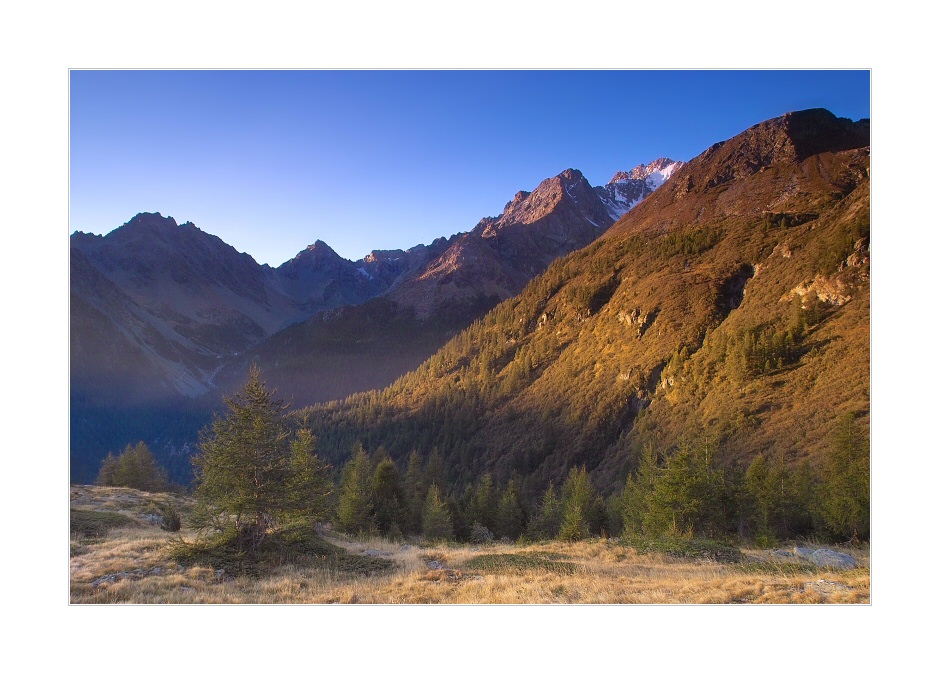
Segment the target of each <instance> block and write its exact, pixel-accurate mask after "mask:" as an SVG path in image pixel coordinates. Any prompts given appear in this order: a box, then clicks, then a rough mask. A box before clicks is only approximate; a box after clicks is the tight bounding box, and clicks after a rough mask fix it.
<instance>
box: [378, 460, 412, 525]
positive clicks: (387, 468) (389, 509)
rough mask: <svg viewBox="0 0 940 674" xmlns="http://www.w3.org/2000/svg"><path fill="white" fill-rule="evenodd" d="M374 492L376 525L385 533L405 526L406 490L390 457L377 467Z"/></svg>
mask: <svg viewBox="0 0 940 674" xmlns="http://www.w3.org/2000/svg"><path fill="white" fill-rule="evenodd" d="M372 494H373V499H374V505H375V525H376V527H378V530H379V532H381V533H382V534H383V535H386V536H387V535H389V533H391V532H393V531H395V530H397V531H398V532H399V533H401V531H402V530H403V529H404V528H405V516H406V508H405V492H404V490H403V489H402V486H401V475H400V474H399V472H398V467H397V466H396V465H395V462H394V461H392V460H391V459H390V458H385V459H383V460H382V461H380V462H379V464H378V465H377V466H376V467H375V475H374V476H373V478H372Z"/></svg>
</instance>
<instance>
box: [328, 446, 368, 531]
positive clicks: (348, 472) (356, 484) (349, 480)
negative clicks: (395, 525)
mask: <svg viewBox="0 0 940 674" xmlns="http://www.w3.org/2000/svg"><path fill="white" fill-rule="evenodd" d="M372 508H373V501H372V462H371V461H370V460H369V455H368V454H366V451H365V449H363V447H362V444H361V443H356V446H355V447H354V449H353V456H352V458H351V459H350V460H349V462H348V463H347V464H346V466H345V468H343V477H342V481H341V482H340V491H339V503H338V504H337V506H336V523H337V524H338V525H339V528H340V530H341V531H345V532H346V533H350V534H359V535H361V534H366V533H369V532H370V531H372V529H373V524H374V523H373V520H372Z"/></svg>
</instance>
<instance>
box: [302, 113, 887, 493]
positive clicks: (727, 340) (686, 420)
mask: <svg viewBox="0 0 940 674" xmlns="http://www.w3.org/2000/svg"><path fill="white" fill-rule="evenodd" d="M868 142H869V141H868V124H867V121H862V122H854V123H853V122H851V121H849V120H844V119H837V118H836V117H834V116H833V115H832V114H831V113H829V112H827V111H824V110H809V111H804V112H799V113H791V114H789V115H786V116H784V117H781V118H777V119H773V120H769V121H768V122H764V123H762V124H759V125H756V126H755V127H752V128H751V129H748V130H747V131H745V132H744V133H742V134H740V135H739V136H736V137H735V138H733V139H731V140H729V141H726V142H724V143H719V144H716V145H715V146H713V147H712V148H710V149H709V150H707V151H706V152H704V153H703V154H702V155H700V156H699V157H697V158H696V159H694V160H692V161H691V162H689V163H688V164H687V165H686V166H684V167H683V168H682V169H680V170H679V171H677V172H676V173H675V175H674V176H673V177H672V179H671V180H670V181H669V182H668V183H666V185H664V186H663V187H662V188H660V190H658V191H657V192H656V193H654V194H653V195H652V196H651V197H649V198H648V199H647V200H646V201H645V202H643V203H642V204H641V205H640V206H638V207H637V208H636V209H634V210H633V211H631V212H630V213H628V214H627V215H626V216H625V217H624V218H622V219H621V220H620V221H619V222H618V223H616V224H615V225H614V226H613V227H612V228H611V229H610V230H609V231H608V232H607V233H606V234H605V236H604V237H602V238H601V240H599V241H597V242H595V243H594V244H592V245H590V246H588V247H587V248H586V249H583V250H581V251H578V252H575V253H573V254H571V255H569V256H568V257H566V258H564V259H562V260H558V261H556V262H555V263H553V264H552V265H551V266H550V267H549V268H548V270H547V271H546V272H545V273H544V274H542V275H541V276H539V277H537V278H536V279H535V280H533V281H532V282H531V283H530V284H529V285H528V286H527V287H526V289H525V290H524V291H523V292H522V293H521V294H520V295H519V296H517V297H515V298H513V299H510V300H508V301H506V302H503V303H502V304H500V305H499V306H497V307H496V308H495V309H494V310H493V311H491V312H490V313H489V314H487V315H486V316H485V317H484V318H483V319H482V320H480V321H477V322H476V323H474V324H473V325H472V326H471V327H470V328H469V329H468V330H466V331H464V332H462V333H460V334H459V335H457V336H456V337H455V338H454V339H453V340H451V341H450V342H449V343H448V344H447V345H445V346H444V347H443V348H442V349H441V350H440V351H438V352H437V353H436V354H435V355H434V356H433V357H431V358H430V359H429V360H428V361H426V362H425V363H424V364H422V365H421V367H419V368H418V369H417V370H415V371H414V372H412V373H410V374H409V375H406V376H404V377H402V378H401V379H399V380H398V381H397V382H396V383H395V384H393V385H392V386H390V387H388V388H387V389H385V390H384V391H381V392H370V393H365V394H360V395H356V396H352V397H350V398H347V399H346V400H344V401H339V402H335V403H330V404H327V405H321V406H317V407H315V408H312V409H311V410H308V412H310V413H311V414H312V420H313V421H314V424H315V428H316V429H317V433H318V435H319V437H320V444H319V448H320V450H321V451H322V452H323V453H324V454H325V455H326V456H327V457H328V458H329V459H330V460H331V461H332V462H334V463H340V462H342V461H343V460H344V459H345V457H346V455H347V454H346V453H347V452H348V448H349V447H350V446H352V444H353V443H354V442H355V441H362V442H363V443H364V444H365V445H366V447H367V449H369V450H371V451H374V450H376V449H377V448H379V447H383V448H384V449H385V450H386V451H387V452H388V453H389V454H390V455H391V456H392V457H393V458H394V459H396V460H399V461H403V460H404V458H405V457H406V456H407V455H408V453H409V452H410V451H411V450H413V449H416V450H418V452H419V453H423V454H429V453H430V452H432V451H433V450H435V449H436V450H437V451H438V452H439V453H440V455H441V457H442V458H443V460H444V464H445V466H446V468H447V471H448V474H447V478H448V480H449V482H450V483H451V484H453V485H455V486H457V487H459V486H460V485H462V484H466V483H468V482H470V481H472V480H474V479H476V478H477V477H478V476H480V475H481V474H483V473H486V472H489V473H492V474H493V475H494V476H496V477H497V479H499V480H501V481H505V480H507V479H509V478H510V477H515V478H516V480H517V482H518V483H520V484H521V486H522V491H523V493H525V494H528V495H530V496H531V495H533V494H536V493H538V492H539V491H540V490H541V489H543V488H544V487H545V486H546V485H547V484H548V483H549V482H550V481H554V482H555V483H556V484H558V483H560V482H561V481H562V480H563V479H564V476H565V475H566V473H567V472H568V470H569V469H570V468H571V467H573V466H579V465H585V466H586V467H587V468H588V470H589V471H591V474H592V478H593V479H594V481H595V483H596V484H597V485H598V486H599V487H600V488H601V489H602V490H605V491H607V492H608V493H609V492H611V491H612V490H614V489H616V488H619V485H622V484H623V481H624V479H625V477H626V475H627V473H628V472H629V471H630V470H631V469H632V468H633V467H634V466H635V464H636V457H637V455H638V453H639V451H640V449H641V448H642V447H643V446H644V445H645V444H648V443H653V444H654V445H656V446H657V447H659V448H661V449H663V450H666V451H668V450H669V449H670V448H672V447H675V446H677V445H678V444H680V443H682V442H683V441H688V440H690V439H694V441H695V442H701V443H705V444H706V445H707V446H709V447H712V448H715V450H716V451H718V450H720V451H721V452H722V454H723V455H724V456H726V457H729V460H741V461H745V462H746V461H748V460H749V459H750V458H753V457H754V456H756V455H758V454H762V455H768V456H772V457H779V458H782V459H784V460H786V461H794V460H798V459H801V458H806V457H809V458H810V459H811V460H812V459H814V458H815V457H818V456H820V455H821V454H822V452H823V451H824V450H825V449H826V448H827V447H828V446H829V443H830V442H831V438H832V437H833V434H834V433H835V432H836V429H837V428H838V426H839V423H840V421H841V420H843V419H844V418H846V415H851V416H852V417H853V418H854V419H855V423H856V424H857V426H858V429H859V431H860V432H861V434H862V436H863V437H864V438H866V440H867V438H868V423H867V422H868V411H869V323H870V313H869V295H870V290H869V283H870V281H869V256H868V246H869V225H870V215H869V150H868V147H867V145H868Z"/></svg>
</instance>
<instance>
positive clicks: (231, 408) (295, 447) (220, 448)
mask: <svg viewBox="0 0 940 674" xmlns="http://www.w3.org/2000/svg"><path fill="white" fill-rule="evenodd" d="M275 393H276V392H275V391H273V390H272V391H269V390H268V388H267V386H266V385H265V383H264V382H263V381H262V380H261V371H260V370H259V369H258V368H257V367H256V366H252V367H251V369H250V371H249V375H248V380H247V381H246V382H245V384H244V386H243V387H242V388H241V390H239V391H238V392H237V393H236V394H235V395H233V396H232V397H231V398H226V399H225V404H226V405H227V406H228V412H227V413H226V414H224V415H216V417H215V419H214V420H213V422H212V424H211V426H209V427H208V428H207V429H204V430H203V432H202V434H201V439H200V444H199V449H200V451H199V453H198V454H197V455H196V456H195V457H194V459H193V465H194V468H195V471H196V480H197V483H196V492H195V494H196V499H197V508H196V512H195V517H194V524H195V525H196V526H197V527H198V528H200V529H214V530H216V531H220V532H224V531H226V530H229V529H232V528H233V529H234V532H235V534H236V535H237V537H238V543H239V545H240V546H241V547H243V548H248V549H255V548H257V547H258V546H260V545H261V543H262V542H263V541H264V539H265V537H266V536H267V534H268V533H269V532H270V531H271V530H272V528H273V527H275V526H276V525H277V524H279V523H282V522H285V521H287V520H290V519H292V518H297V517H303V518H305V519H307V520H312V519H316V518H317V517H320V516H322V515H323V514H324V508H325V502H326V498H327V496H328V494H329V491H330V482H329V479H328V477H327V472H326V466H325V465H324V464H323V463H322V462H321V461H320V460H319V458H318V457H317V456H316V454H315V450H314V439H313V435H312V433H310V431H309V429H306V428H301V429H300V430H299V431H296V432H294V431H293V430H292V424H291V423H290V420H289V417H288V413H287V408H288V406H287V405H286V404H285V403H284V402H283V401H282V400H279V399H277V398H275V397H274V396H275Z"/></svg>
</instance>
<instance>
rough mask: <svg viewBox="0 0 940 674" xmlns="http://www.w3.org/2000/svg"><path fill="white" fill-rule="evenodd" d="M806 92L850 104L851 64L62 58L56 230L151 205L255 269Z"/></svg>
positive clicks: (447, 216)
mask: <svg viewBox="0 0 940 674" xmlns="http://www.w3.org/2000/svg"><path fill="white" fill-rule="evenodd" d="M813 107H824V108H828V109H829V110H831V111H832V112H833V113H835V114H836V115H839V116H840V117H849V118H851V119H853V120H856V119H860V118H862V117H869V116H870V74H869V72H868V71H864V70H861V71H819V70H803V71H579V70H572V71H101V70H97V71H78V70H73V71H72V72H71V74H70V204H69V209H70V223H69V227H70V231H74V230H80V231H85V232H94V233H97V234H105V233H107V232H109V231H111V230H113V229H115V228H116V227H118V226H120V225H121V224H122V223H124V222H126V221H127V220H129V219H130V218H131V217H133V216H134V215H135V214H136V213H138V212H141V211H159V212H161V213H162V214H163V215H169V216H173V217H174V218H175V219H176V220H177V222H180V223H182V222H185V221H187V220H190V221H192V222H194V223H195V224H196V225H197V226H198V227H199V228H200V229H202V230H204V231H207V232H210V233H212V234H215V235H217V236H219V237H221V238H222V239H223V240H224V241H226V242H227V243H229V244H231V245H232V246H234V247H235V248H236V249H238V250H239V251H242V252H247V253H249V254H250V255H252V256H253V257H254V258H255V259H256V260H257V261H258V262H262V263H268V264H270V265H272V266H277V265H279V264H281V263H283V262H285V261H286V260H288V259H290V258H291V257H293V256H294V255H295V254H297V252H299V251H300V250H301V249H303V248H304V247H305V246H306V245H308V244H310V243H313V242H314V241H315V240H317V239H322V240H323V241H325V242H327V243H328V244H329V245H330V246H331V247H332V248H334V249H335V250H336V251H337V252H338V253H339V254H340V255H342V256H343V257H346V258H349V259H358V258H361V257H362V256H364V255H365V254H367V253H368V252H370V251H371V250H373V249H385V248H408V247H411V246H413V245H416V244H418V243H429V242H430V241H432V240H433V239H435V238H436V237H438V236H448V235H450V234H453V233H456V232H461V231H467V230H469V229H471V228H472V227H473V226H474V225H475V224H476V223H477V222H478V221H479V220H480V218H482V217H484V216H487V215H498V214H499V213H500V212H501V211H502V209H503V206H504V205H505V203H506V202H507V201H509V200H510V199H511V198H512V196H513V194H515V193H516V192H517V191H518V190H521V189H525V190H531V189H533V188H534V187H535V186H536V185H538V183H539V182H540V181H541V180H543V179H544V178H547V177H549V176H553V175H556V174H558V173H560V172H561V171H563V170H564V169H566V168H569V167H571V168H577V169H580V170H581V171H582V172H583V173H584V175H585V177H587V179H588V181H589V182H590V183H591V184H592V185H598V184H604V183H606V182H607V181H608V180H609V179H610V178H611V176H612V175H613V174H614V173H615V172H616V171H618V170H629V169H630V168H633V167H634V166H636V165H637V164H641V163H648V162H650V161H652V160H653V159H656V158H657V157H660V156H667V157H670V158H672V159H682V160H689V159H691V158H692V157H694V156H696V155H698V154H699V153H701V152H702V151H704V150H705V149H706V148H707V147H708V146H709V145H711V144H712V143H715V142H717V141H720V140H725V139H727V138H730V137H731V136H733V135H735V134H737V133H739V132H740V131H743V130H744V129H746V128H747V127H749V126H751V125H753V124H756V123H758V122H760V121H763V120H765V119H768V118H770V117H775V116H778V115H782V114H784V113H786V112H789V111H792V110H800V109H805V108H813Z"/></svg>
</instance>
